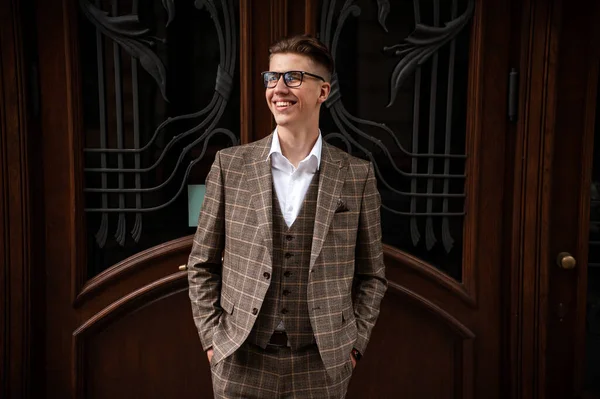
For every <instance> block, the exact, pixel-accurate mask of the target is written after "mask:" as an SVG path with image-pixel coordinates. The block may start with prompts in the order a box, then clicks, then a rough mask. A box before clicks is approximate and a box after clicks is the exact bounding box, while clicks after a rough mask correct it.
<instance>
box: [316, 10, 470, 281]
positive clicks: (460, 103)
mask: <svg viewBox="0 0 600 399" xmlns="http://www.w3.org/2000/svg"><path fill="white" fill-rule="evenodd" d="M473 8H474V1H470V0H414V1H406V0H405V1H394V2H391V1H389V2H388V1H378V2H377V3H375V2H373V1H347V2H342V4H340V2H334V1H323V2H322V7H321V15H320V21H321V22H320V39H321V40H322V41H324V42H325V43H326V44H328V46H329V47H330V48H331V49H332V52H333V53H334V57H335V61H336V78H335V79H334V82H333V90H332V95H331V96H330V98H329V100H328V102H327V103H326V105H327V107H326V109H325V111H324V112H323V113H322V121H323V122H322V131H323V133H324V135H325V137H326V140H327V141H328V142H330V143H332V144H334V145H336V146H338V147H340V148H343V149H346V150H347V151H349V152H351V153H352V154H353V155H355V156H357V157H360V158H364V159H367V160H371V161H372V162H373V163H374V165H375V168H376V173H377V178H378V182H379V190H380V193H381V196H382V228H383V239H384V242H385V243H387V244H390V245H392V246H394V247H396V248H400V249H402V250H404V251H406V252H408V253H410V254H413V255H415V256H417V257H418V258H420V259H423V260H425V261H427V262H429V263H431V264H433V265H434V266H436V267H438V268H440V269H441V270H443V271H445V272H446V273H448V274H449V275H450V276H452V277H454V278H455V279H457V280H461V278H462V237H463V216H464V203H465V196H464V188H465V176H464V174H465V160H466V155H465V136H466V134H465V131H466V115H467V113H466V102H467V98H466V93H467V76H468V56H469V42H470V23H471V19H472V14H473ZM427 27H437V28H438V29H437V30H433V31H428V29H427Z"/></svg>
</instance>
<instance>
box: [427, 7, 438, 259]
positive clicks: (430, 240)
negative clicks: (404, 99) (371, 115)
mask: <svg viewBox="0 0 600 399" xmlns="http://www.w3.org/2000/svg"><path fill="white" fill-rule="evenodd" d="M439 25H440V1H439V0H434V2H433V26H439ZM438 58H439V54H438V52H437V51H436V52H435V53H434V54H433V60H432V64H431V90H430V97H429V153H430V154H433V153H434V150H435V146H434V144H435V111H436V110H435V105H436V100H437V98H436V97H437V74H438ZM427 173H428V174H433V158H429V160H428V164H427ZM427 193H428V194H431V193H433V179H427ZM432 211H433V198H431V197H429V198H427V213H431V212H432ZM436 241H437V240H436V238H435V233H434V232H433V219H432V218H431V216H427V223H426V225H425V242H426V247H427V250H428V251H429V250H431V248H433V246H434V245H435V243H436Z"/></svg>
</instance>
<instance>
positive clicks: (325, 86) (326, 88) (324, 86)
mask: <svg viewBox="0 0 600 399" xmlns="http://www.w3.org/2000/svg"><path fill="white" fill-rule="evenodd" d="M330 92H331V83H329V82H323V83H321V92H320V93H319V98H318V99H317V102H318V103H319V104H322V103H324V102H325V100H327V98H328V97H329V93H330Z"/></svg>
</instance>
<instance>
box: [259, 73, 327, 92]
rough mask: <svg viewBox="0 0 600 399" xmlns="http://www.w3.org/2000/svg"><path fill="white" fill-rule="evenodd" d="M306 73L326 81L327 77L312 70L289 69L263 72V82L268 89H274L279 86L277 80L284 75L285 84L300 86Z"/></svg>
mask: <svg viewBox="0 0 600 399" xmlns="http://www.w3.org/2000/svg"><path fill="white" fill-rule="evenodd" d="M304 75H308V76H311V77H313V78H315V79H320V80H322V81H323V82H325V79H323V78H322V77H321V76H319V75H315V74H314V73H310V72H304V71H287V72H270V71H267V72H263V73H262V77H263V82H264V84H265V87H266V88H267V89H272V88H273V87H275V86H277V82H279V78H280V77H281V76H283V83H285V85H286V86H287V87H299V86H300V85H301V84H302V81H303V80H304Z"/></svg>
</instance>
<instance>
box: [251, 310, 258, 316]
mask: <svg viewBox="0 0 600 399" xmlns="http://www.w3.org/2000/svg"><path fill="white" fill-rule="evenodd" d="M252 314H253V315H255V316H256V315H257V314H258V309H256V308H254V309H252Z"/></svg>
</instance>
